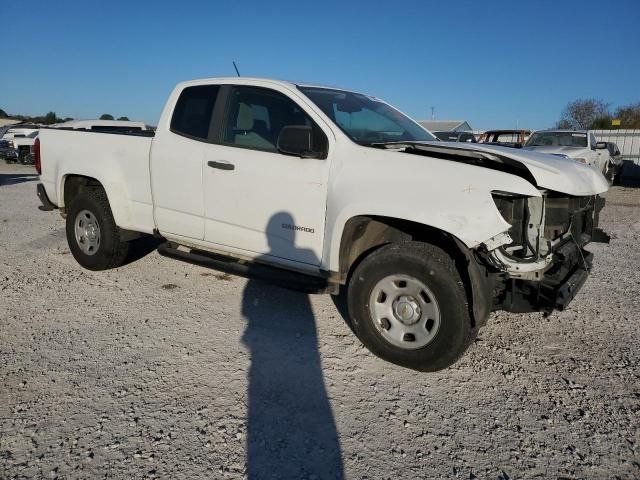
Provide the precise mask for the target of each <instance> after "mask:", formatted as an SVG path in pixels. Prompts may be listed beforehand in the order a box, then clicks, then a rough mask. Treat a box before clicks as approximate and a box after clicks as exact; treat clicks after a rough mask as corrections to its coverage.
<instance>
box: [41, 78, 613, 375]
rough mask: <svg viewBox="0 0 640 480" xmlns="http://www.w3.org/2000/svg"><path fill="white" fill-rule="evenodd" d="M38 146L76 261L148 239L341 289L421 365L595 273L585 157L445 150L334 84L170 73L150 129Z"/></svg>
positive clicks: (97, 258) (407, 359) (441, 359)
mask: <svg viewBox="0 0 640 480" xmlns="http://www.w3.org/2000/svg"><path fill="white" fill-rule="evenodd" d="M35 155H36V168H37V170H38V173H39V175H40V181H41V183H40V184H38V188H37V193H38V196H39V197H40V199H41V201H42V203H43V206H42V207H41V209H43V210H52V209H54V208H57V209H60V212H61V213H62V214H63V216H64V217H66V234H67V240H68V243H69V247H70V250H71V252H72V254H73V256H74V257H75V259H76V260H77V261H78V263H80V265H82V266H83V267H85V268H88V269H91V270H101V269H107V268H114V267H118V266H120V265H122V264H123V263H124V262H125V259H126V257H127V252H128V249H129V242H130V240H132V239H134V238H136V237H137V236H139V235H141V234H155V235H156V236H159V237H162V238H164V239H165V240H166V242H165V243H164V244H163V245H161V247H160V251H161V253H164V254H165V255H170V256H173V257H176V258H179V259H183V260H188V261H193V262H197V263H202V264H204V265H209V266H211V265H214V266H217V265H222V264H224V265H227V263H229V264H230V263H233V262H231V260H230V259H234V262H235V264H237V265H238V271H239V272H247V274H250V273H251V270H252V269H262V270H261V271H264V269H266V270H267V271H269V272H272V273H273V278H281V277H282V275H291V278H292V279H294V280H293V281H294V282H296V285H298V284H299V285H300V286H302V285H303V284H305V282H309V284H313V282H317V284H318V285H321V286H322V288H321V290H323V291H327V292H330V293H334V294H336V293H338V292H339V291H340V290H346V299H347V306H348V320H349V322H350V325H351V327H352V329H353V331H354V332H355V334H356V335H357V336H358V337H359V338H360V340H361V341H362V342H363V344H364V345H365V346H366V347H367V348H369V349H370V350H371V351H372V352H373V353H374V354H376V355H378V356H379V357H381V358H383V359H386V360H388V361H391V362H393V363H396V364H399V365H403V366H405V367H409V368H413V369H416V370H420V371H434V370H439V369H443V368H446V367H447V366H449V365H451V364H452V363H454V362H455V361H456V360H457V359H458V358H459V357H460V356H461V355H462V354H463V353H464V351H465V350H466V349H467V347H468V346H469V345H470V344H471V343H472V342H473V340H474V338H475V336H476V334H477V331H478V329H479V328H480V327H481V326H482V325H484V324H485V323H486V321H487V319H488V317H489V314H490V312H492V311H495V310H507V311H512V312H531V311H543V312H551V311H553V310H555V309H564V308H566V306H567V305H568V303H569V302H570V301H571V300H572V299H573V297H574V296H575V294H576V293H577V291H578V290H579V289H580V288H581V286H582V285H583V283H584V281H585V280H586V278H587V275H588V273H589V270H590V268H591V258H592V254H591V253H589V252H588V251H586V250H585V249H584V246H585V245H586V244H587V243H589V242H590V241H607V240H608V237H607V236H606V234H604V233H603V232H601V231H600V230H599V229H597V228H596V227H597V224H598V213H599V210H600V209H601V207H602V205H603V200H602V199H601V198H600V197H599V194H601V193H603V192H605V191H606V190H607V189H608V183H607V182H606V180H605V179H604V178H603V176H602V174H601V173H600V172H598V171H596V170H594V169H593V168H590V167H588V166H586V165H581V164H580V163H578V162H575V161H573V160H568V159H564V158H558V157H551V156H548V155H541V154H538V153H534V152H527V151H523V150H514V149H509V148H503V147H498V146H493V145H481V144H472V143H459V144H450V143H445V144H443V142H439V141H436V139H435V137H434V136H433V135H432V134H431V133H430V132H428V131H427V130H425V129H424V128H423V127H421V126H420V125H418V124H417V123H416V122H415V121H413V120H411V119H410V118H408V117H407V116H406V115H404V114H403V113H401V112H400V111H398V110H396V109H395V108H393V107H391V106H390V105H389V104H387V103H385V102H383V101H382V100H380V99H378V98H375V97H372V96H369V95H363V94H360V93H354V92H350V91H347V90H341V89H336V88H326V87H321V86H315V85H302V84H294V83H289V82H283V81H275V80H268V79H256V78H215V79H206V80H196V81H189V82H184V83H180V84H178V85H177V86H176V88H175V89H174V91H173V92H172V93H171V95H170V97H169V99H168V101H167V103H166V105H165V107H164V111H163V112H162V115H161V118H160V121H159V123H158V128H157V131H156V132H155V133H154V132H144V131H143V132H137V133H133V132H129V133H114V132H93V131H84V132H83V131H74V130H65V129H42V130H41V133H40V136H39V138H38V140H37V142H36V147H35ZM243 269H244V270H243ZM256 271H257V270H256ZM283 308H284V307H283Z"/></svg>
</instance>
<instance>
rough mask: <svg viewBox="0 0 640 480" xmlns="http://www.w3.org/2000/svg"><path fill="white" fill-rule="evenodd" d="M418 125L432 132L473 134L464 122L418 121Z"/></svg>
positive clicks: (469, 126)
mask: <svg viewBox="0 0 640 480" xmlns="http://www.w3.org/2000/svg"><path fill="white" fill-rule="evenodd" d="M418 123H419V124H420V125H422V126H423V127H424V128H426V129H427V130H431V131H432V132H472V131H473V129H472V128H471V125H469V124H468V123H467V122H465V121H464V120H418Z"/></svg>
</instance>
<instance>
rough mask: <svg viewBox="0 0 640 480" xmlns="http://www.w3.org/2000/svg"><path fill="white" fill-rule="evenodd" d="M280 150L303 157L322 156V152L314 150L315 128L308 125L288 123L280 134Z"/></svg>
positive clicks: (278, 146) (286, 153)
mask: <svg viewBox="0 0 640 480" xmlns="http://www.w3.org/2000/svg"><path fill="white" fill-rule="evenodd" d="M277 148H278V151H279V152H280V153H284V154H285V155H295V156H296V157H301V158H320V157H321V156H322V152H314V151H313V130H312V129H311V127H310V126H308V125H287V126H285V127H282V130H280V135H278V145H277Z"/></svg>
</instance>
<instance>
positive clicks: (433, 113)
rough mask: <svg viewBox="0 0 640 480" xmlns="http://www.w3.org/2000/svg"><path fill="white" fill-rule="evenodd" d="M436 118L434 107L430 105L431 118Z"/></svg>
mask: <svg viewBox="0 0 640 480" xmlns="http://www.w3.org/2000/svg"><path fill="white" fill-rule="evenodd" d="M435 119H436V107H431V120H435Z"/></svg>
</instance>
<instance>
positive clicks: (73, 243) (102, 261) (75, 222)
mask: <svg viewBox="0 0 640 480" xmlns="http://www.w3.org/2000/svg"><path fill="white" fill-rule="evenodd" d="M66 227H67V242H68V243H69V249H70V250H71V253H72V254H73V257H74V258H75V259H76V260H77V262H78V263H79V264H80V265H82V266H83V267H84V268H86V269H88V270H106V269H108V268H116V267H119V266H121V265H123V264H124V262H125V260H126V258H127V254H128V252H129V242H122V241H121V240H120V231H119V230H118V227H117V226H116V223H115V221H114V220H113V215H112V214H111V207H110V206H109V200H108V199H107V195H106V193H105V192H104V190H103V189H101V188H96V189H92V190H86V191H84V192H81V193H80V194H79V195H78V196H77V197H76V198H74V199H73V201H72V202H71V205H69V209H68V211H67V224H66Z"/></svg>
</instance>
